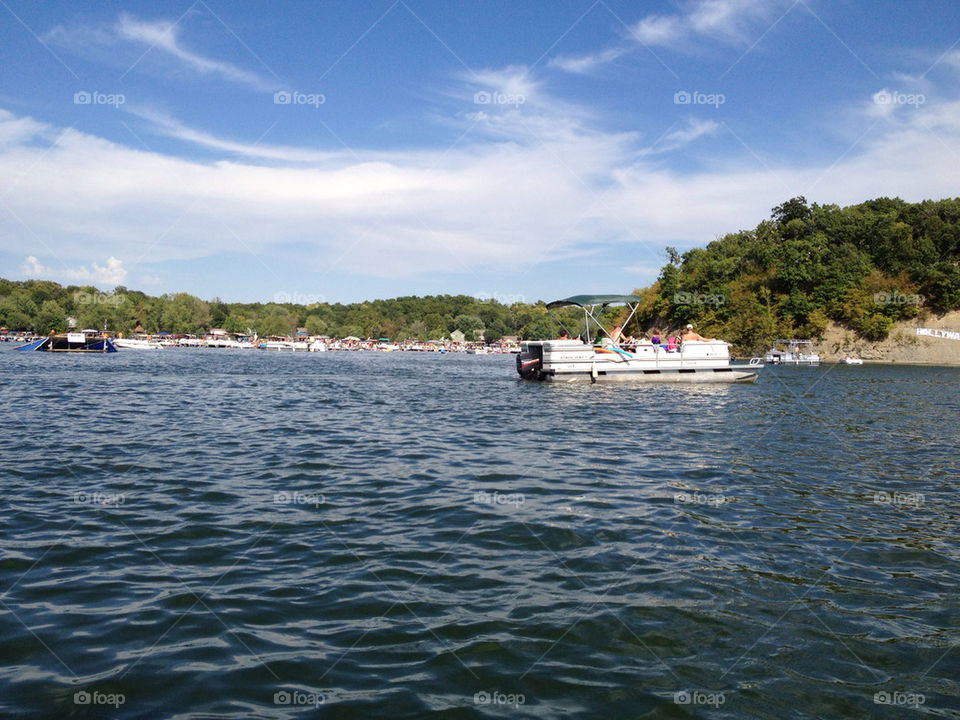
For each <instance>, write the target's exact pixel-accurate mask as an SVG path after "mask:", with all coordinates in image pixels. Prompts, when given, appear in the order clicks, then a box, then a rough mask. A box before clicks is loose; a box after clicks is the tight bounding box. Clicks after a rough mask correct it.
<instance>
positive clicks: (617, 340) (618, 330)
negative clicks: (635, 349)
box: [610, 325, 636, 345]
mask: <svg viewBox="0 0 960 720" xmlns="http://www.w3.org/2000/svg"><path fill="white" fill-rule="evenodd" d="M610 341H611V342H612V343H613V344H614V345H633V344H635V343H636V340H634V339H633V338H632V337H630V336H629V335H624V333H623V325H614V327H613V332H612V333H610Z"/></svg>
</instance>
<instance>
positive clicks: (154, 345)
mask: <svg viewBox="0 0 960 720" xmlns="http://www.w3.org/2000/svg"><path fill="white" fill-rule="evenodd" d="M113 344H114V345H115V346H116V347H117V348H119V349H120V350H162V349H163V345H161V344H160V343H159V342H158V341H157V340H151V339H150V338H121V337H118V338H114V339H113Z"/></svg>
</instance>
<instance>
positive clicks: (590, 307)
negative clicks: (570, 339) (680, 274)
mask: <svg viewBox="0 0 960 720" xmlns="http://www.w3.org/2000/svg"><path fill="white" fill-rule="evenodd" d="M642 301H643V298H642V297H640V296H639V295H573V296H571V297H568V298H564V299H563V300H554V301H553V302H551V303H547V310H558V309H560V308H565V307H579V308H581V309H582V310H583V324H584V334H585V335H586V337H585V339H584V342H586V343H587V345H589V344H590V343H591V342H592V340H591V337H590V321H591V320H592V321H593V324H594V325H596V326H597V329H598V332H597V339H599V338H600V333H601V332H602V333H603V334H604V335H606V336H607V337H608V338H610V339H611V340H612V339H613V337H612V336H611V335H610V333H609V331H608V330H607V329H606V328H605V327H604V326H603V323H602V322H600V313H602V312H603V311H604V310H605V309H606V308H607V307H608V306H611V305H613V306H616V305H625V306H626V307H628V308H630V314H629V315H628V316H627V319H626V320H624V321H623V327H626V326H627V323H629V322H630V321H631V320H632V319H633V316H634V315H635V314H636V312H637V309H638V308H639V307H640V303H641V302H642ZM550 316H551V319H552V318H553V317H554V314H553V313H551V314H550ZM557 321H558V322H560V321H559V318H558V319H557ZM551 325H552V323H551ZM560 326H561V327H563V323H562V322H561V323H560ZM564 329H566V328H564Z"/></svg>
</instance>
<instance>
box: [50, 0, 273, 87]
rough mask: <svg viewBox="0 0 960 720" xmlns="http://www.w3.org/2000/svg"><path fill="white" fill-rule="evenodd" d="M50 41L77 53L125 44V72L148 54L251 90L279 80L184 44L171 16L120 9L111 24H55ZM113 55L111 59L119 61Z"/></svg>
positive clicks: (98, 51)
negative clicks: (138, 14)
mask: <svg viewBox="0 0 960 720" xmlns="http://www.w3.org/2000/svg"><path fill="white" fill-rule="evenodd" d="M44 39H45V40H46V41H47V42H49V43H51V44H52V45H57V46H60V47H64V48H66V49H68V50H70V51H73V52H76V53H79V54H87V55H89V54H91V53H101V54H102V53H103V52H104V51H108V50H110V49H115V48H117V47H119V46H122V45H126V46H128V47H130V48H131V49H132V50H133V51H134V52H135V53H138V54H134V55H133V56H132V58H133V59H132V61H131V57H125V59H124V60H123V61H122V62H123V63H126V64H127V68H126V72H129V71H130V70H132V69H133V68H135V67H139V66H141V65H142V61H143V60H144V58H146V57H147V56H149V55H151V54H156V55H159V56H162V57H164V58H166V59H168V60H172V61H173V62H174V63H176V64H177V65H178V66H180V67H182V68H186V69H188V70H189V71H191V72H194V73H199V74H201V75H205V76H209V77H215V78H219V79H220V80H225V81H227V82H230V83H234V84H238V85H244V86H246V87H249V88H252V89H254V90H258V91H263V92H268V91H273V90H276V89H278V87H279V85H280V83H279V81H278V80H276V79H274V78H269V77H265V76H264V75H262V74H260V73H256V72H253V71H251V70H247V69H244V68H242V67H239V66H238V65H235V64H233V63H230V62H227V61H225V60H221V59H217V58H213V57H208V56H206V55H203V54H202V53H200V52H198V51H196V50H194V49H191V48H189V47H187V45H186V43H185V42H184V41H183V39H182V37H181V27H180V24H179V22H175V21H173V20H144V19H140V18H137V17H135V16H133V15H130V14H128V13H123V14H121V15H120V17H119V18H118V19H117V21H116V22H114V23H113V24H111V25H106V26H96V27H90V26H82V25H77V26H66V25H58V26H57V27H55V28H53V29H52V30H50V32H48V33H47V34H46V36H45V38H44ZM118 61H119V60H118V59H117V58H114V62H118Z"/></svg>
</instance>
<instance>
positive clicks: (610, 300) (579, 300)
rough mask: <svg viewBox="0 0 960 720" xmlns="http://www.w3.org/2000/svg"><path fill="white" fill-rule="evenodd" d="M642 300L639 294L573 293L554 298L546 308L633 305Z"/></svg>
mask: <svg viewBox="0 0 960 720" xmlns="http://www.w3.org/2000/svg"><path fill="white" fill-rule="evenodd" d="M641 300H643V298H642V297H640V296H639V295H573V296H572V297H568V298H565V299H563V300H554V301H553V302H552V303H548V304H547V309H548V310H552V309H553V308H562V307H569V306H570V305H576V306H577V307H584V306H585V305H635V304H637V303H638V302H640V301H641Z"/></svg>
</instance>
